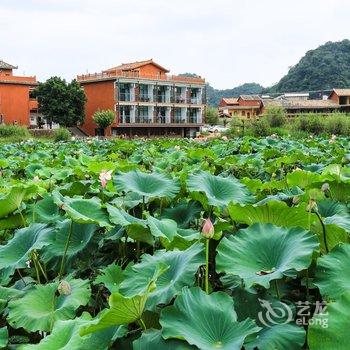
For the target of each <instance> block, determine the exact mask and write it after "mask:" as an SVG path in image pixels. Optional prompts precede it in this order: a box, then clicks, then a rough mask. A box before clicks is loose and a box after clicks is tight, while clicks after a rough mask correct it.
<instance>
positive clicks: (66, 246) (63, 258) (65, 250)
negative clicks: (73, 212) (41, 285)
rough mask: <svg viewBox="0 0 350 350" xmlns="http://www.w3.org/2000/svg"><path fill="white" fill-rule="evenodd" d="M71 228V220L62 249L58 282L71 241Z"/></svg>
mask: <svg viewBox="0 0 350 350" xmlns="http://www.w3.org/2000/svg"><path fill="white" fill-rule="evenodd" d="M72 226H73V221H72V220H71V222H70V225H69V233H68V237H67V240H66V245H65V247H64V253H63V256H62V260H61V267H60V273H59V275H58V280H59V281H60V280H61V279H62V275H63V270H64V263H65V260H66V255H67V251H68V247H69V243H70V239H71V236H72Z"/></svg>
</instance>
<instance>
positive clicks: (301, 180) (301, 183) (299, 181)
mask: <svg viewBox="0 0 350 350" xmlns="http://www.w3.org/2000/svg"><path fill="white" fill-rule="evenodd" d="M286 177H287V183H288V186H289V187H294V186H298V187H299V188H307V187H309V186H310V185H312V184H313V183H314V182H319V181H320V179H321V175H319V174H316V173H312V172H310V171H304V170H300V169H297V170H295V171H293V172H292V173H288V174H287V176H286Z"/></svg>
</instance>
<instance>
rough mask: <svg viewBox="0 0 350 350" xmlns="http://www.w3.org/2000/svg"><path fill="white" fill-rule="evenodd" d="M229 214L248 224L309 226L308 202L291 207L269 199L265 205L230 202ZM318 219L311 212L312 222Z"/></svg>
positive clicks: (232, 217) (234, 218) (233, 218)
mask: <svg viewBox="0 0 350 350" xmlns="http://www.w3.org/2000/svg"><path fill="white" fill-rule="evenodd" d="M228 210H229V214H230V217H231V219H232V220H234V221H238V222H243V223H245V224H248V225H252V224H255V223H262V224H263V223H271V224H274V225H276V226H281V227H293V226H299V227H302V228H305V229H308V228H309V213H308V212H307V210H306V204H305V203H302V204H300V205H299V206H298V207H289V206H288V205H287V204H286V203H285V202H278V201H272V200H271V201H268V202H267V203H265V204H263V205H245V206H241V205H239V204H232V203H231V204H229V206H228ZM316 221H317V217H316V215H315V214H311V224H312V223H313V222H316Z"/></svg>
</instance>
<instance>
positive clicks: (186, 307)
mask: <svg viewBox="0 0 350 350" xmlns="http://www.w3.org/2000/svg"><path fill="white" fill-rule="evenodd" d="M160 324H161V325H162V335H163V337H164V338H165V339H169V338H177V339H184V340H186V341H187V342H188V343H189V344H191V345H195V346H197V347H198V348H200V349H202V350H212V349H223V350H240V349H241V348H242V345H243V342H244V340H245V339H246V337H247V336H249V335H251V334H255V333H257V332H258V331H259V330H260V327H257V326H256V325H255V323H254V321H253V320H251V319H246V320H244V321H243V322H238V321H237V316H236V313H235V311H234V309H233V300H232V298H231V297H230V296H229V295H227V294H226V293H223V292H216V293H212V294H210V295H208V294H206V293H205V292H203V291H202V290H201V289H200V288H199V287H193V288H190V289H188V288H187V287H185V288H184V289H183V290H182V294H180V295H179V296H178V297H177V298H176V300H175V303H174V305H173V306H168V307H166V308H164V309H163V310H162V312H161V316H160Z"/></svg>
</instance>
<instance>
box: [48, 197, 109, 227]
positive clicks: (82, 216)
mask: <svg viewBox="0 0 350 350" xmlns="http://www.w3.org/2000/svg"><path fill="white" fill-rule="evenodd" d="M52 194H53V200H54V202H55V203H56V204H57V205H58V206H59V207H60V208H61V209H63V210H64V211H65V212H66V214H67V216H68V217H69V218H70V219H72V220H73V221H75V222H78V223H80V224H97V225H99V226H101V227H111V224H110V222H109V219H108V214H107V212H106V211H105V209H103V208H102V206H101V203H100V201H99V200H98V199H97V198H91V199H85V198H69V197H63V196H62V195H61V194H60V193H59V192H58V191H54V192H53V193H52Z"/></svg>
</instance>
